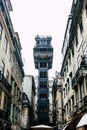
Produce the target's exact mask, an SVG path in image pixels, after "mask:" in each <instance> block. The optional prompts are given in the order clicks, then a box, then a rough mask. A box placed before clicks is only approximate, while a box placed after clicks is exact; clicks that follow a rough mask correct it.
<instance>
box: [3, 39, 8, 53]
mask: <svg viewBox="0 0 87 130" xmlns="http://www.w3.org/2000/svg"><path fill="white" fill-rule="evenodd" d="M7 44H8V41H7V38H6V37H5V39H4V44H3V45H4V46H3V49H4V51H5V52H7Z"/></svg>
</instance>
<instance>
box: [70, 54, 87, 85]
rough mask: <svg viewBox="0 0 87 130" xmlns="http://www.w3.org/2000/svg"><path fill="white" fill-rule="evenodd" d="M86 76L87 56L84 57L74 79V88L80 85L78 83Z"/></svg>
mask: <svg viewBox="0 0 87 130" xmlns="http://www.w3.org/2000/svg"><path fill="white" fill-rule="evenodd" d="M86 75H87V56H83V57H82V61H81V64H80V67H79V68H78V70H77V72H76V74H75V76H74V77H73V79H72V86H73V87H74V86H75V85H76V84H78V82H79V81H81V79H82V78H83V77H84V76H86Z"/></svg>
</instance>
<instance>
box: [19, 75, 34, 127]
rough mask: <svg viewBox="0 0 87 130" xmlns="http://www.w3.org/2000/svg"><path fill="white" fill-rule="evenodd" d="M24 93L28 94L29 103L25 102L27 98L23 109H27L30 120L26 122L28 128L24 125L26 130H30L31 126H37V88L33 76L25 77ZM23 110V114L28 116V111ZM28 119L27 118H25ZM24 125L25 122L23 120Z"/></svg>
mask: <svg viewBox="0 0 87 130" xmlns="http://www.w3.org/2000/svg"><path fill="white" fill-rule="evenodd" d="M23 92H24V93H25V94H26V96H23V98H24V97H27V101H28V104H27V102H25V98H24V101H23V102H24V103H23V108H24V110H25V109H26V110H27V112H28V116H29V117H28V118H27V120H26V122H27V123H24V124H26V126H25V125H24V128H26V129H30V126H32V125H34V124H35V114H36V113H35V96H36V88H35V81H34V77H33V76H32V75H25V77H24V79H23ZM25 94H24V95H25ZM24 110H23V113H25V115H26V111H24ZM25 118H26V116H25ZM22 123H23V120H22Z"/></svg>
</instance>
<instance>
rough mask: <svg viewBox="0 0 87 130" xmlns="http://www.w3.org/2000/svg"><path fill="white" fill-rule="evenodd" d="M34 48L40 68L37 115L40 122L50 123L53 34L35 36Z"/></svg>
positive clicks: (35, 59) (36, 61)
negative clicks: (50, 70)
mask: <svg viewBox="0 0 87 130" xmlns="http://www.w3.org/2000/svg"><path fill="white" fill-rule="evenodd" d="M35 40H36V45H35V47H34V48H33V55H34V63H35V68H36V69H38V88H37V89H38V90H37V96H38V97H37V98H38V99H37V116H38V119H37V120H38V121H37V122H38V124H49V83H48V76H49V75H48V70H49V69H51V68H52V60H53V48H52V46H51V40H52V37H51V36H39V35H37V36H36V37H35Z"/></svg>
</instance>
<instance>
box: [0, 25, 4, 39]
mask: <svg viewBox="0 0 87 130" xmlns="http://www.w3.org/2000/svg"><path fill="white" fill-rule="evenodd" d="M2 30H3V28H2V25H1V23H0V40H1V37H2Z"/></svg>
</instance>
